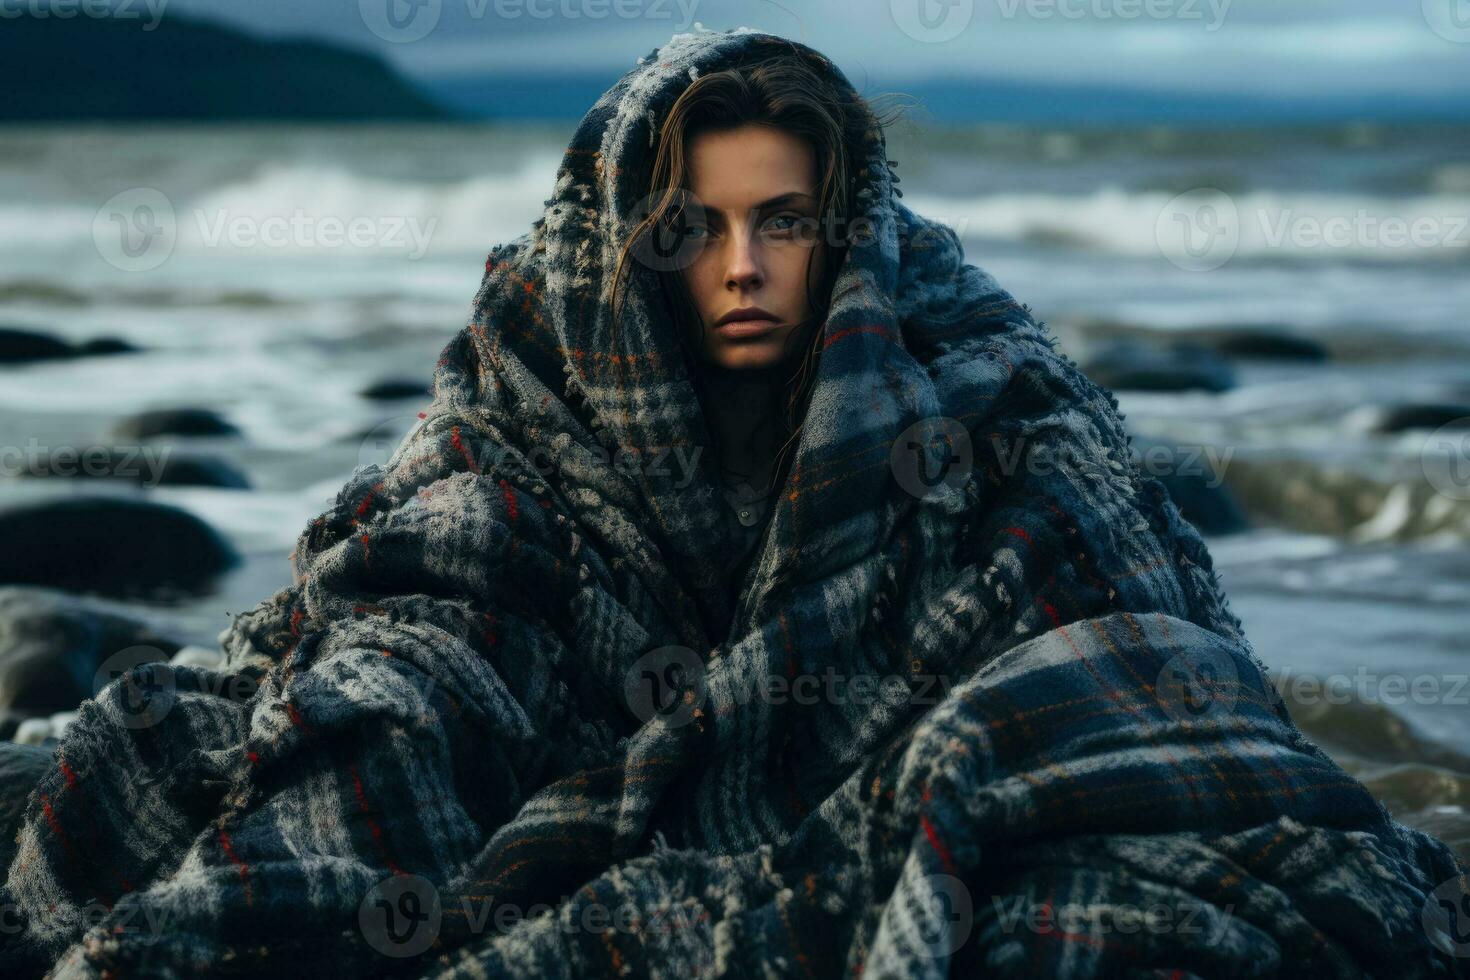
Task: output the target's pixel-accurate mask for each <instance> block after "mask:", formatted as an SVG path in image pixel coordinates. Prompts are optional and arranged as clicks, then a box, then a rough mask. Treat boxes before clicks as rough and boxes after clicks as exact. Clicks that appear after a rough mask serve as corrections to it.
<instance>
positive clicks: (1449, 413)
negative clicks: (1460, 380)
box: [1377, 404, 1470, 433]
mask: <svg viewBox="0 0 1470 980" xmlns="http://www.w3.org/2000/svg"><path fill="white" fill-rule="evenodd" d="M1446 425H1448V426H1451V427H1453V428H1455V429H1470V405H1452V404H1418V405H1395V406H1393V407H1392V408H1389V409H1386V410H1385V411H1384V413H1383V417H1382V418H1380V419H1379V420H1378V426H1377V429H1378V431H1379V432H1385V433H1388V432H1403V431H1405V430H1406V429H1438V428H1440V427H1441V426H1446Z"/></svg>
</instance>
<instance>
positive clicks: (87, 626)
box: [0, 586, 183, 736]
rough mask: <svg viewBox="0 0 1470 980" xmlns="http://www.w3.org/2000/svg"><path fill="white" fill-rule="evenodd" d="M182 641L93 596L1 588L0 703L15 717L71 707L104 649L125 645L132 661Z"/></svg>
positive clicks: (107, 653) (87, 689) (85, 691)
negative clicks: (113, 608) (110, 606)
mask: <svg viewBox="0 0 1470 980" xmlns="http://www.w3.org/2000/svg"><path fill="white" fill-rule="evenodd" d="M182 645H183V644H182V643H181V642H180V641H179V640H178V639H177V638H175V637H172V636H168V635H166V634H165V633H164V631H161V630H157V629H155V628H153V627H150V626H149V625H147V624H146V623H144V622H143V621H142V620H140V619H137V618H135V617H132V616H128V615H125V614H122V613H119V612H115V611H113V610H112V609H109V608H107V606H106V605H105V604H104V603H101V602H98V601H97V600H95V599H89V598H87V597H85V596H76V595H69V594H67V593H65V592H58V591H55V590H53V589H38V588H29V587H16V586H9V587H4V588H0V711H4V712H6V713H7V714H8V715H9V716H10V717H11V718H14V719H18V718H20V717H27V716H37V715H49V714H54V713H56V712H58V711H72V710H74V709H75V708H76V707H77V705H79V704H81V703H82V702H83V701H85V700H87V699H88V698H90V697H92V696H93V695H94V694H95V693H96V682H97V677H98V670H99V668H101V667H102V665H103V664H104V663H105V662H106V661H107V659H108V658H109V657H112V656H114V655H115V654H119V653H122V652H123V651H128V652H127V654H126V655H125V657H126V658H127V659H128V660H129V663H128V664H125V665H124V666H131V665H132V664H133V663H140V662H142V661H143V660H167V659H168V658H169V657H171V656H172V655H173V654H174V653H175V652H177V651H178V650H179V648H180V647H181V646H182ZM150 651H155V652H156V655H155V653H151V652H150ZM11 735H12V736H13V735H14V732H13V731H12V732H11Z"/></svg>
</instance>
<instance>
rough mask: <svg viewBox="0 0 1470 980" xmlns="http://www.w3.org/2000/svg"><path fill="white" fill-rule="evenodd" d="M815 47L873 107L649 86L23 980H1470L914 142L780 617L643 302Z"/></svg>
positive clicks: (679, 85) (23, 922) (55, 920)
mask: <svg viewBox="0 0 1470 980" xmlns="http://www.w3.org/2000/svg"><path fill="white" fill-rule="evenodd" d="M777 53H794V54H796V55H797V56H799V57H802V58H804V59H806V60H807V61H808V62H809V63H810V64H811V65H813V66H814V67H816V68H817V69H818V70H819V71H822V72H824V73H827V74H828V75H830V76H831V77H832V78H833V79H834V80H835V81H836V83H837V84H838V85H839V89H840V91H842V92H844V93H848V94H854V93H853V90H852V88H851V86H850V84H849V83H848V82H847V80H846V79H845V78H844V77H843V76H842V74H841V73H840V72H839V71H838V70H837V69H836V67H835V66H833V65H832V64H831V63H830V62H829V61H827V59H825V58H823V57H822V56H821V55H820V54H818V53H816V52H815V51H812V50H811V49H809V48H806V47H805V46H803V45H800V44H797V43H795V42H791V41H788V40H785V39H781V38H777V37H773V36H771V35H766V34H762V33H759V32H754V31H749V30H745V29H737V30H734V31H720V32H715V31H697V32H695V33H693V34H679V35H675V36H674V38H673V39H672V40H671V41H670V42H669V43H668V44H666V45H663V46H662V47H660V48H658V49H657V50H655V51H654V52H652V53H651V54H650V55H649V56H647V57H645V58H643V59H640V63H639V65H638V67H636V68H635V69H634V70H632V71H630V72H629V73H628V74H627V75H626V76H624V78H623V79H621V80H620V81H619V82H618V83H617V84H616V85H615V86H614V87H613V88H612V89H610V90H609V91H608V92H607V93H606V94H605V95H604V96H603V97H602V98H601V99H600V100H599V101H598V103H597V104H596V105H595V106H594V107H593V108H592V110H591V111H590V112H589V113H588V114H587V116H586V118H585V119H584V120H583V121H582V123H581V125H580V126H579V127H578V129H577V131H576V134H575V136H574V138H573V140H572V142H571V145H570V146H569V147H568V149H567V152H566V154H565V156H564V158H563V162H562V164H561V167H560V169H559V171H558V173H557V178H556V184H555V191H554V195H553V197H552V198H551V199H550V200H549V201H548V202H547V206H546V210H545V212H544V214H543V216H542V218H541V219H540V220H538V221H537V222H536V223H535V225H534V227H533V229H532V230H531V231H530V232H528V233H527V234H526V235H524V236H522V237H520V238H517V239H515V240H514V241H511V242H508V243H505V244H502V245H500V246H498V247H496V248H495V249H493V250H492V251H491V253H490V255H489V257H488V259H487V262H486V266H485V275H484V279H483V281H482V284H481V287H480V289H479V292H478V293H477V295H476V297H475V301H474V306H473V310H472V315H471V317H470V320H469V322H468V324H467V325H466V327H465V328H464V329H463V330H462V331H461V332H460V333H459V334H458V335H457V336H456V337H455V338H454V339H453V341H452V342H450V343H449V344H448V345H447V346H446V347H445V348H444V350H443V353H442V356H441V358H440V360H439V363H438V365H437V367H436V370H435V376H434V387H433V400H432V403H431V404H430V405H429V406H428V408H427V409H426V410H425V411H424V412H423V413H422V418H421V420H420V422H419V424H418V425H417V426H416V427H415V428H414V430H413V431H412V432H411V433H410V434H409V435H408V436H406V437H405V439H404V440H403V441H402V443H401V444H400V445H399V446H398V448H397V449H396V451H395V452H394V454H393V456H392V458H391V459H390V460H389V461H388V462H387V463H386V464H385V465H371V466H366V467H362V468H360V469H358V470H357V471H356V472H355V473H354V474H353V475H352V477H351V478H350V479H349V480H348V482H347V483H346V485H345V486H343V487H342V489H341V491H340V492H339V493H338V495H337V498H336V500H335V502H334V504H333V505H332V506H331V507H330V508H329V509H328V510H327V511H326V512H325V513H323V514H321V515H320V516H319V517H317V518H316V519H315V520H313V521H312V522H311V524H310V525H309V526H308V527H307V528H306V529H305V531H304V532H303V533H302V535H301V537H300V539H299V541H298V544H297V548H296V550H295V551H294V552H293V554H292V563H293V569H294V576H293V578H294V581H293V584H292V585H291V586H290V587H289V588H286V589H283V590H281V591H280V592H279V593H277V594H276V595H274V596H271V597H269V598H268V599H266V600H264V601H263V602H261V603H260V604H259V605H258V606H257V607H256V608H255V609H252V610H250V611H248V612H246V613H243V614H241V615H239V616H238V617H236V618H235V619H234V620H233V622H232V623H231V624H230V626H229V627H228V629H226V630H225V631H224V632H223V633H222V634H221V637H220V641H221V646H222V648H223V650H224V652H225V653H226V655H227V666H226V668H225V669H224V670H220V671H212V670H206V669H203V668H197V667H188V668H167V667H159V666H157V665H143V666H140V667H138V668H135V670H134V671H133V672H131V673H130V674H129V675H127V676H125V677H123V678H120V679H119V680H118V681H116V682H114V683H113V684H112V685H110V686H109V687H108V688H107V689H105V690H104V691H103V692H102V693H101V695H99V697H97V698H96V699H94V700H93V701H89V702H87V703H85V704H84V705H83V706H82V708H81V711H80V714H79V716H78V719H77V720H76V722H75V723H74V724H72V725H71V727H70V728H69V729H68V730H67V733H66V737H65V738H64V740H63V741H62V743H61V745H60V747H59V750H58V753H57V765H56V767H55V769H54V771H52V772H50V773H49V774H48V775H47V776H46V777H45V778H44V779H43V781H42V783H41V785H40V786H39V787H38V788H37V790H36V792H35V794H34V795H33V797H32V799H31V802H30V807H29V810H28V813H27V818H26V822H25V824H24V826H23V827H22V830H21V833H20V838H19V851H18V853H17V856H16V859H15V862H14V863H13V864H12V866H11V868H10V871H9V875H8V878H7V880H6V884H5V889H4V899H5V904H6V909H7V911H8V913H9V918H8V919H7V920H6V921H7V922H8V923H11V924H13V926H14V927H13V928H10V929H8V930H6V931H4V934H0V970H3V971H4V972H5V974H6V975H20V974H23V973H40V972H44V971H46V970H50V971H52V975H53V976H56V977H67V978H70V977H103V976H115V977H121V976H129V975H148V976H164V977H171V976H189V975H196V974H202V973H209V974H237V975H288V974H289V975H299V974H303V973H307V974H309V973H310V972H312V971H327V972H329V973H330V974H331V975H339V974H344V973H351V974H354V975H356V974H362V975H413V976H441V977H459V976H466V977H469V976H474V977H486V976H490V977H497V976H507V977H508V976H528V975H536V976H541V975H546V976H567V977H574V976H610V975H618V976H639V977H641V976H650V977H673V976H681V977H687V976H709V977H716V976H727V977H760V976H772V977H774V976H802V977H837V976H839V975H842V976H847V977H852V976H861V975H872V976H885V977H887V976H902V977H940V976H947V975H949V973H950V971H951V970H958V969H963V968H969V969H985V970H987V971H990V972H991V973H993V974H995V975H1000V976H1050V975H1055V976H1144V975H1153V974H1154V972H1155V971H1173V973H1172V975H1175V976H1187V975H1194V976H1240V975H1253V976H1271V975H1290V976H1316V975H1320V976H1329V975H1330V976H1381V975H1389V974H1392V975H1394V976H1401V977H1416V976H1440V975H1447V974H1454V975H1466V974H1467V973H1470V970H1467V969H1466V967H1465V965H1464V964H1465V963H1466V962H1467V960H1466V959H1463V958H1457V957H1456V956H1454V955H1453V954H1454V952H1455V951H1456V948H1457V947H1455V945H1454V933H1453V932H1452V931H1446V930H1444V929H1442V928H1438V927H1436V926H1435V925H1434V923H1438V922H1440V921H1441V920H1439V919H1436V918H1435V916H1434V914H1432V913H1434V912H1435V911H1436V910H1437V909H1438V908H1439V906H1438V905H1436V904H1435V898H1434V895H1439V896H1446V895H1449V894H1450V893H1449V892H1446V891H1444V890H1443V889H1444V888H1445V887H1446V886H1447V885H1448V886H1449V887H1450V888H1451V889H1458V891H1457V892H1455V894H1458V895H1461V896H1463V895H1464V894H1465V891H1464V889H1465V878H1464V869H1463V868H1462V867H1461V866H1460V865H1459V864H1458V862H1457V861H1456V860H1455V858H1454V856H1453V854H1452V853H1451V852H1450V851H1449V849H1448V848H1447V847H1445V846H1444V845H1443V844H1442V843H1440V842H1439V841H1437V840H1435V839H1433V838H1431V837H1428V836H1426V835H1424V834H1422V833H1420V832H1417V831H1414V830H1412V829H1410V828H1407V827H1405V826H1402V825H1400V824H1398V823H1396V822H1395V821H1393V820H1392V819H1391V818H1390V816H1389V815H1388V813H1387V812H1386V811H1385V810H1384V809H1383V807H1382V806H1380V805H1379V804H1378V803H1377V802H1375V801H1374V800H1373V799H1372V797H1371V796H1370V795H1369V794H1368V792H1367V791H1366V790H1365V789H1364V788H1363V787H1362V786H1361V785H1360V784H1359V783H1357V782H1356V781H1355V780H1353V779H1352V778H1351V777H1350V776H1349V775H1348V774H1347V773H1345V772H1344V771H1343V770H1342V769H1341V768H1339V767H1338V766H1337V765H1336V764H1334V763H1333V762H1332V761H1331V760H1330V759H1329V758H1328V757H1327V756H1326V755H1325V754H1324V753H1322V752H1321V751H1320V750H1319V749H1317V748H1316V747H1315V746H1314V745H1312V744H1311V743H1310V742H1309V741H1308V740H1307V739H1306V738H1305V737H1304V736H1303V735H1302V734H1301V732H1300V731H1299V730H1298V729H1297V728H1296V726H1295V725H1294V724H1293V723H1292V721H1291V719H1290V717H1289V715H1288V714H1287V711H1286V709H1285V707H1284V705H1283V704H1282V702H1281V700H1280V698H1279V697H1278V696H1277V695H1276V693H1275V691H1274V689H1273V688H1272V685H1271V684H1270V683H1269V681H1268V680H1267V678H1266V677H1265V675H1264V672H1263V666H1262V664H1261V662H1260V661H1259V660H1258V659H1257V657H1256V655H1255V653H1254V651H1253V650H1252V648H1251V646H1250V644H1249V642H1248V641H1247V639H1246V637H1245V636H1244V634H1243V632H1242V630H1241V624H1240V622H1239V620H1238V619H1237V618H1236V617H1235V616H1234V615H1233V614H1232V613H1231V612H1230V610H1229V607H1228V603H1227V602H1226V599H1225V597H1224V595H1223V593H1222V592H1221V589H1220V586H1219V583H1218V580H1217V578H1216V576H1215V573H1214V570H1213V567H1212V563H1211V560H1210V556H1209V553H1208V551H1207V549H1206V547H1205V545H1204V543H1203V541H1202V539H1201V538H1200V536H1199V534H1198V532H1197V531H1196V530H1195V529H1194V528H1193V527H1192V526H1191V525H1189V524H1188V523H1187V522H1185V521H1184V520H1183V519H1182V518H1181V517H1180V515H1179V512H1178V509H1177V508H1176V507H1175V506H1174V505H1173V503H1172V502H1171V501H1170V500H1169V498H1168V496H1167V494H1166V492H1165V491H1164V489H1163V488H1162V486H1161V485H1160V484H1159V482H1158V481H1156V480H1154V479H1152V478H1150V477H1147V476H1144V475H1143V474H1141V473H1140V472H1139V470H1138V468H1137V466H1136V465H1135V463H1134V461H1133V460H1132V458H1131V456H1130V453H1129V443H1128V437H1127V435H1126V434H1125V432H1124V430H1123V425H1122V419H1121V416H1120V415H1119V413H1118V411H1117V401H1116V400H1115V399H1114V398H1113V397H1112V396H1111V395H1110V394H1109V393H1108V392H1107V391H1105V390H1103V389H1101V388H1099V387H1098V386H1096V385H1094V384H1093V383H1092V382H1090V381H1089V380H1088V379H1087V378H1085V377H1084V376H1083V375H1082V374H1081V373H1080V372H1079V371H1078V370H1077V367H1076V365H1075V364H1074V363H1073V362H1072V361H1071V360H1069V359H1068V358H1067V357H1065V356H1064V355H1063V354H1062V353H1060V352H1059V351H1058V350H1057V349H1056V345H1055V340H1054V338H1053V337H1052V335H1051V334H1050V332H1049V331H1048V330H1047V329H1046V327H1045V325H1044V324H1042V323H1040V322H1039V321H1038V320H1036V319H1035V318H1034V317H1033V316H1032V315H1031V312H1030V310H1029V309H1028V308H1027V307H1025V306H1023V305H1022V304H1020V303H1018V302H1017V301H1016V300H1015V299H1014V298H1013V297H1012V296H1011V295H1010V294H1009V293H1007V292H1006V291H1005V290H1004V289H1002V288H1001V287H1000V286H999V285H998V284H997V283H996V282H995V280H994V279H993V278H992V277H991V276H989V275H988V274H987V273H985V272H984V271H982V270H981V269H979V268H978V267H976V266H975V265H973V264H969V263H967V262H965V261H964V257H963V252H962V250H961V247H960V242H959V239H958V236H957V235H956V234H955V233H954V231H953V230H952V229H950V228H948V227H947V226H945V225H943V224H941V223H938V222H934V221H930V220H928V219H926V218H924V217H922V216H920V215H918V214H915V213H914V212H913V211H911V210H909V209H908V208H907V207H905V206H904V205H903V204H902V202H901V201H900V200H899V199H898V196H897V194H896V191H895V188H894V180H895V179H896V178H894V176H893V174H892V172H891V169H890V165H889V161H888V160H887V152H886V148H885V146H884V143H883V138H882V133H881V131H879V130H877V129H875V130H874V131H873V132H872V133H871V134H870V141H869V144H868V156H867V158H866V159H865V160H864V161H863V163H862V169H861V170H860V171H859V179H860V181H861V187H860V192H859V194H858V198H859V199H860V200H861V201H862V202H863V207H864V213H863V218H864V219H865V220H864V222H863V225H862V227H863V229H864V230H863V231H862V232H861V233H859V234H857V235H856V236H855V237H854V239H853V241H852V242H851V244H850V246H849V249H848V254H847V257H846V260H845V264H844V266H843V267H842V270H841V272H840V274H839V277H838V281H837V284H836V286H835V288H834V290H833V301H832V305H831V309H830V312H829V314H828V318H827V320H826V322H825V324H824V325H823V327H822V329H823V348H822V355H821V360H820V363H819V374H818V377H817V381H816V384H815V386H814V389H813V393H812V397H811V402H810V406H809V408H808V410H807V415H806V420H805V425H804V428H803V433H802V436H801V440H800V443H799V445H798V447H797V450H796V456H795V459H794V462H793V465H792V467H791V472H790V476H789V478H788V481H787V484H786V486H785V488H784V490H783V492H782V494H781V495H780V497H779V498H778V500H777V502H776V505H775V509H774V511H773V515H772V518H771V520H772V524H771V527H770V531H769V533H768V535H767V537H766V539H765V541H764V544H763V546H762V548H761V551H760V553H759V555H758V556H757V558H756V559H755V562H754V565H753V570H752V573H751V577H750V580H749V582H748V583H747V588H746V589H745V590H744V591H743V592H741V593H739V594H738V595H737V594H736V593H735V586H736V585H738V583H734V582H732V581H731V578H730V573H729V571H728V569H726V567H725V565H724V563H723V562H722V560H720V557H719V556H720V555H722V554H724V553H726V552H727V551H728V546H729V545H730V543H731V542H733V541H735V540H736V528H735V526H734V519H733V517H732V515H731V514H730V513H729V512H728V509H727V508H726V507H725V506H724V504H723V502H722V500H721V499H720V496H719V492H718V490H717V487H718V480H717V475H716V473H715V472H714V465H715V463H716V461H715V460H713V459H710V458H707V457H706V455H705V454H704V452H703V450H704V449H705V447H707V446H708V445H709V443H710V440H709V433H708V431H707V429H706V428H705V423H704V419H703V416H702V414H701V411H700V405H699V401H698V399H697V397H696V395H695V392H694V388H693V386H692V385H691V383H690V378H689V372H690V371H691V370H692V365H691V362H690V361H689V360H688V359H687V357H686V356H685V354H684V352H683V351H682V349H681V347H680V344H679V342H678V340H677V335H676V331H675V329H674V326H673V324H672V323H671V317H670V316H669V315H668V311H667V310H666V309H665V308H664V307H663V306H662V300H661V298H660V293H659V291H658V289H657V284H656V279H655V278H654V275H655V274H654V272H653V271H652V270H650V269H646V268H635V269H634V270H633V273H632V279H631V280H630V288H629V292H628V297H629V300H628V304H627V306H626V309H625V311H624V314H623V316H622V318H621V319H620V320H619V322H617V323H613V322H612V321H611V313H610V311H609V309H608V304H607V303H606V299H607V295H608V288H609V285H610V278H611V276H612V272H613V268H614V265H615V260H616V252H617V248H618V247H619V245H620V244H621V242H622V241H623V239H624V237H625V236H626V234H627V233H628V232H629V231H630V230H631V227H632V225H633V224H634V223H635V222H636V218H637V216H636V213H635V212H636V207H635V205H636V204H637V202H638V201H640V200H641V199H642V198H643V197H644V196H645V195H646V193H647V190H648V189H647V187H646V181H647V179H648V178H647V166H646V165H647V158H648V155H649V153H650V147H651V145H652V143H653V140H654V139H655V137H656V133H657V126H658V123H659V120H660V119H661V118H662V116H663V114H664V113H665V112H666V111H667V109H668V107H669V106H670V104H671V103H672V102H673V100H674V99H675V98H676V97H677V96H678V94H679V92H680V91H682V90H683V88H684V87H685V86H687V85H688V84H689V81H690V79H691V78H693V77H697V76H698V75H699V74H701V73H705V72H709V71H713V70H718V69H720V68H722V67H726V66H730V65H735V64H741V63H745V62H748V61H751V60H755V59H758V58H761V57H768V56H770V55H772V54H777ZM1456 882H1458V885H1455V884H1454V883H1456ZM1437 889H1439V891H1436V890H1437ZM1466 907H1470V906H1466ZM1426 909H1427V910H1428V911H1426ZM1463 952H1464V951H1462V953H1463Z"/></svg>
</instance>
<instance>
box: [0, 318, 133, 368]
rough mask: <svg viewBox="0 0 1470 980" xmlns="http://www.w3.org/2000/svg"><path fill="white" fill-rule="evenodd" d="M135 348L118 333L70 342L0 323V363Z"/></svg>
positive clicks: (126, 352) (55, 358) (78, 355)
mask: <svg viewBox="0 0 1470 980" xmlns="http://www.w3.org/2000/svg"><path fill="white" fill-rule="evenodd" d="M137 349H138V348H136V347H134V346H133V345H132V344H130V343H128V342H127V341H126V340H122V339H121V338H118V337H95V338H93V339H91V340H85V341H82V342H81V343H79V344H73V343H71V342H70V341H67V340H63V339H62V338H60V337H55V336H52V335H51V334H48V333H43V332H41V331H39V330H26V329H23V328H20V327H0V364H28V363H30V362H32V361H56V360H65V359H68V358H74V357H92V356H96V355H102V354H128V353H133V352H134V351H136V350H137Z"/></svg>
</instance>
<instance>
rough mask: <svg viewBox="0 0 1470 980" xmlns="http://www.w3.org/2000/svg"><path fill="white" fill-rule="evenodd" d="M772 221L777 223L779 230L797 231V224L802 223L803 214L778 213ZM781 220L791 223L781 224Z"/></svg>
mask: <svg viewBox="0 0 1470 980" xmlns="http://www.w3.org/2000/svg"><path fill="white" fill-rule="evenodd" d="M771 221H772V222H773V223H774V224H775V227H776V230H777V231H795V230H796V226H797V225H798V224H800V223H801V215H799V214H778V215H776V216H774V217H773V218H771ZM780 222H790V224H780Z"/></svg>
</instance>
